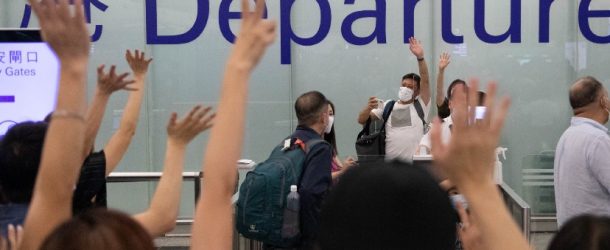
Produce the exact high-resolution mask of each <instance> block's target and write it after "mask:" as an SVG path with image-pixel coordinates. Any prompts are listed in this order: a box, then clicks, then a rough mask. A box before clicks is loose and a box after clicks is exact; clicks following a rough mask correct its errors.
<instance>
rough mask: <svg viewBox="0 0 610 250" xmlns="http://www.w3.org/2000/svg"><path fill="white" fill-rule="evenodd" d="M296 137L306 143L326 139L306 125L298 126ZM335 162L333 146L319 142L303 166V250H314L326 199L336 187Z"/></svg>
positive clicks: (300, 185)
mask: <svg viewBox="0 0 610 250" xmlns="http://www.w3.org/2000/svg"><path fill="white" fill-rule="evenodd" d="M292 137H293V138H295V137H296V138H298V139H301V141H303V142H304V143H307V142H308V141H309V140H311V139H322V137H321V136H320V135H319V134H318V133H317V132H316V131H314V130H313V129H311V128H308V127H305V126H298V127H297V129H296V131H295V132H294V133H293V134H292ZM331 161H332V150H331V146H330V145H329V144H328V143H319V144H316V145H315V146H313V148H310V149H309V152H308V153H307V157H306V158H305V163H304V164H303V174H302V175H301V180H300V181H299V196H300V202H301V211H300V215H301V236H302V241H301V242H302V248H303V249H310V248H312V246H313V245H314V243H315V239H316V234H317V231H318V225H319V219H320V209H321V208H322V200H323V199H324V197H325V196H326V193H327V191H328V189H329V188H330V186H331V184H332V177H331Z"/></svg>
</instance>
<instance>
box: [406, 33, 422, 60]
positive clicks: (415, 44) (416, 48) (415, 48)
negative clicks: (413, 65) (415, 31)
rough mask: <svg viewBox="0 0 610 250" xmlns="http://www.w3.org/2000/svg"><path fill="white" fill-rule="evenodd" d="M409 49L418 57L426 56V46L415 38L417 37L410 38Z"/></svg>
mask: <svg viewBox="0 0 610 250" xmlns="http://www.w3.org/2000/svg"><path fill="white" fill-rule="evenodd" d="M409 49H410V50H411V53H413V55H415V57H417V59H421V58H424V47H423V46H422V45H421V42H420V41H418V40H417V39H415V37H411V38H409Z"/></svg>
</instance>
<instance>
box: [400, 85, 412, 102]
mask: <svg viewBox="0 0 610 250" xmlns="http://www.w3.org/2000/svg"><path fill="white" fill-rule="evenodd" d="M411 98H413V90H412V89H410V88H407V87H400V90H398V99H399V100H401V101H403V102H406V101H410V100H411Z"/></svg>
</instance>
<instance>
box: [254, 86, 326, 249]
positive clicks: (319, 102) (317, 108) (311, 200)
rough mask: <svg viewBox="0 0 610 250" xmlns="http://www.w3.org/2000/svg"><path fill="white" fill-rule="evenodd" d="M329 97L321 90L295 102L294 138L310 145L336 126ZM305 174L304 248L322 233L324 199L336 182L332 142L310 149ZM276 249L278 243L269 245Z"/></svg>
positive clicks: (301, 184)
mask: <svg viewBox="0 0 610 250" xmlns="http://www.w3.org/2000/svg"><path fill="white" fill-rule="evenodd" d="M328 106H329V105H328V100H327V99H326V97H325V96H324V95H323V94H322V93H320V92H318V91H310V92H307V93H304V94H302V95H301V96H299V97H298V98H297V100H296V102H295V104H294V110H295V113H296V115H297V119H298V123H299V125H298V126H297V128H296V130H295V131H294V133H293V134H292V135H291V138H293V140H300V141H301V142H302V143H303V144H306V143H307V142H308V141H310V140H314V139H322V136H323V135H324V131H326V130H327V129H328V128H329V127H331V126H332V124H331V123H330V115H329V108H328ZM308 150H309V152H307V156H306V157H305V162H304V163H303V173H302V175H301V179H300V181H299V183H298V190H299V196H300V202H301V209H300V211H299V213H300V222H301V223H300V229H301V242H300V245H299V246H298V247H299V248H300V249H311V248H312V247H313V244H314V242H315V239H316V237H317V232H318V227H319V226H318V225H319V216H320V209H321V207H322V200H323V199H324V197H325V196H326V193H327V191H328V189H329V188H330V186H331V184H332V176H331V162H332V149H331V146H330V145H329V144H326V143H319V144H316V145H314V146H313V147H312V148H310V149H308ZM265 247H266V248H269V249H274V248H275V247H274V246H265Z"/></svg>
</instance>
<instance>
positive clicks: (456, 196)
mask: <svg viewBox="0 0 610 250" xmlns="http://www.w3.org/2000/svg"><path fill="white" fill-rule="evenodd" d="M449 199H451V204H452V205H453V207H454V208H455V209H457V203H460V205H462V208H464V209H468V201H466V198H465V197H464V196H463V195H461V194H454V195H450V196H449Z"/></svg>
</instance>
